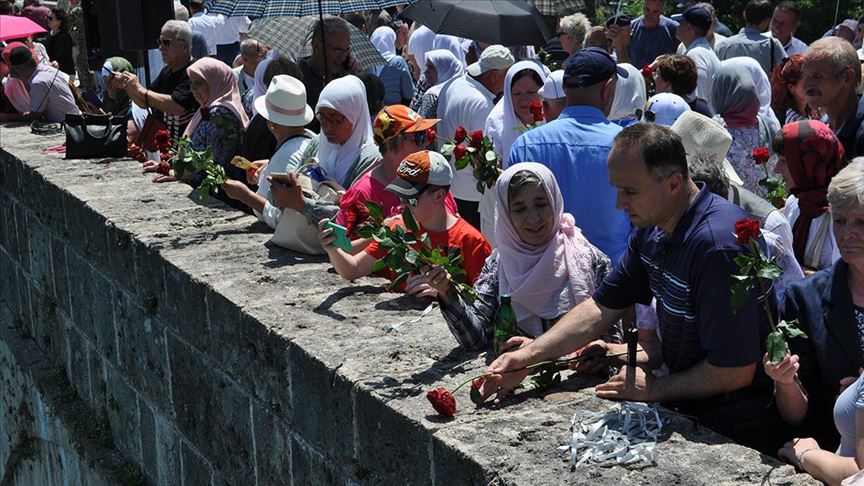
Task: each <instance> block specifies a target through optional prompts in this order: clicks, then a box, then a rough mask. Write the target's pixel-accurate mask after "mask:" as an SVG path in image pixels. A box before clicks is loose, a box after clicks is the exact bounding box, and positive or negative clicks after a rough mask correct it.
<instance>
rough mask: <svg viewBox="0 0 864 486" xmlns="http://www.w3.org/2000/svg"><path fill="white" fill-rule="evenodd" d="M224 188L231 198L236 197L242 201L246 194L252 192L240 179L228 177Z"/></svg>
mask: <svg viewBox="0 0 864 486" xmlns="http://www.w3.org/2000/svg"><path fill="white" fill-rule="evenodd" d="M222 190H223V191H225V194H228V197H230V198H231V199H236V200H238V201H241V202H242V201H243V199H244V198H245V196H246V195H248V194H249V193H250V192H252V191H250V190H249V188H248V187H246V184H243V183H242V182H240V181H235V180H234V179H226V180H225V182H224V183H222Z"/></svg>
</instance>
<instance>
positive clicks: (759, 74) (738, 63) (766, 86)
mask: <svg viewBox="0 0 864 486" xmlns="http://www.w3.org/2000/svg"><path fill="white" fill-rule="evenodd" d="M720 65H721V66H733V67H741V68H744V69H746V70H747V72H748V73H749V74H750V76H751V77H752V78H753V84H755V85H756V93H757V94H758V95H759V114H760V115H762V120H763V121H764V122H765V124H766V125H768V129H769V130H770V131H771V133H772V134H774V133H777V132H778V131H780V120H778V119H777V115H775V114H774V110H772V109H771V81H769V80H768V75H767V74H765V71H764V70H763V69H762V65H761V64H759V61H757V60H755V59H753V58H752V57H732V58H729V59H727V60H725V61H720Z"/></svg>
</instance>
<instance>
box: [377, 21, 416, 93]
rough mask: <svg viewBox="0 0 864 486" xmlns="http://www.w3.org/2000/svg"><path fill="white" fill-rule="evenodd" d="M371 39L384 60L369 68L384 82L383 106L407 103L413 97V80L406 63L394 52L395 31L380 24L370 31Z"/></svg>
mask: <svg viewBox="0 0 864 486" xmlns="http://www.w3.org/2000/svg"><path fill="white" fill-rule="evenodd" d="M371 40H372V45H374V46H375V48H376V49H378V52H380V53H381V56H382V57H384V61H385V62H386V64H384V65H381V66H375V67H373V68H372V69H371V72H372V73H373V74H375V75H376V76H378V78H379V79H380V80H381V82H382V83H383V84H384V106H388V105H396V104H403V105H407V104H408V103H410V102H411V98H413V97H414V80H412V79H411V70H410V69H409V68H408V63H407V62H405V59H403V58H402V56H399V55H397V54H396V32H395V31H394V30H393V29H392V28H390V27H389V26H386V25H385V26H381V27H378V28H377V29H375V31H374V32H372V37H371Z"/></svg>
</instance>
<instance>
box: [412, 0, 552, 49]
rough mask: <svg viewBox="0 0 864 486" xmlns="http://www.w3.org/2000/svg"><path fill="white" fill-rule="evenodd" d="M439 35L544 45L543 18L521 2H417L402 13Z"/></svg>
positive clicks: (530, 6) (544, 29) (484, 0)
mask: <svg viewBox="0 0 864 486" xmlns="http://www.w3.org/2000/svg"><path fill="white" fill-rule="evenodd" d="M402 16H403V17H407V18H410V19H414V20H416V21H418V22H420V23H421V24H423V25H425V26H426V27H429V28H430V29H432V30H433V31H435V32H437V33H439V34H450V35H455V36H457V37H464V38H467V39H474V40H478V41H482V42H488V43H490V44H503V45H505V46H526V45H545V44H546V39H548V38H549V37H550V34H549V29H548V28H546V24H545V23H544V21H543V16H542V15H540V12H538V11H537V9H536V8H534V7H533V6H532V5H529V4H527V3H525V2H523V1H520V0H417V1H416V2H414V3H413V4H412V5H411V6H409V7H408V8H406V9H405V10H404V11H403V12H402Z"/></svg>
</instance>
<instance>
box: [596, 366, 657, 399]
mask: <svg viewBox="0 0 864 486" xmlns="http://www.w3.org/2000/svg"><path fill="white" fill-rule="evenodd" d="M653 383H654V375H653V374H652V373H651V372H646V371H645V369H643V368H642V367H641V366H637V367H635V368H631V367H629V366H627V365H624V366H622V367H621V371H619V372H618V374H617V375H615V376H613V377H612V378H609V381H607V382H606V383H601V384H599V385H597V386H596V387H595V388H594V391H595V393H596V395H597V397H599V398H607V399H610V400H633V401H636V402H651V401H654V400H653V397H652V396H651V385H652V384H653Z"/></svg>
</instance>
